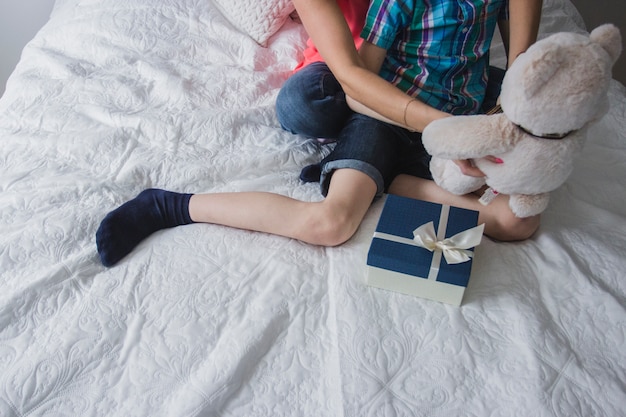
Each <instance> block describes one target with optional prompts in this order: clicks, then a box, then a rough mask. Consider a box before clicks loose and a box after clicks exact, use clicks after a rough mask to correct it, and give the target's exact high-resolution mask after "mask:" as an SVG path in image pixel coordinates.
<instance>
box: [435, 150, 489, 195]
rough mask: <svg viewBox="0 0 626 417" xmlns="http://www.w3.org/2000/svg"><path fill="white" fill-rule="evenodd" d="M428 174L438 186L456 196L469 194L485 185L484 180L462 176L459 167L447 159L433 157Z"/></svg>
mask: <svg viewBox="0 0 626 417" xmlns="http://www.w3.org/2000/svg"><path fill="white" fill-rule="evenodd" d="M430 172H431V174H432V175H433V179H434V180H435V183H437V185H438V186H440V187H441V188H443V189H444V190H447V191H449V192H451V193H452V194H456V195H464V194H467V193H471V192H472V191H476V190H478V189H479V188H480V187H482V186H483V185H484V184H485V179H484V178H479V177H470V176H467V175H463V173H462V172H461V169H460V168H459V166H458V165H457V164H455V163H454V162H453V161H451V160H449V159H441V158H437V157H433V158H432V159H431V160H430Z"/></svg>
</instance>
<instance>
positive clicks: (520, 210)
mask: <svg viewBox="0 0 626 417" xmlns="http://www.w3.org/2000/svg"><path fill="white" fill-rule="evenodd" d="M549 201H550V194H549V193H543V194H534V195H528V194H513V195H511V196H509V206H510V207H511V210H512V211H513V214H515V216H517V217H520V218H524V217H531V216H535V215H537V214H540V213H541V212H543V211H544V210H545V209H546V208H547V207H548V202H549Z"/></svg>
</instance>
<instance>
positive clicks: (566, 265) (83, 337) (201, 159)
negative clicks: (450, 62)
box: [0, 0, 626, 417]
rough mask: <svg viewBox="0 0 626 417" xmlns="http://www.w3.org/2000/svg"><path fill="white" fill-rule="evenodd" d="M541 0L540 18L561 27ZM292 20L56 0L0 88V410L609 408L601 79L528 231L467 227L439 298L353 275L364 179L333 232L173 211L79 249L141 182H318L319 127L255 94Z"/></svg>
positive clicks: (622, 122)
mask: <svg viewBox="0 0 626 417" xmlns="http://www.w3.org/2000/svg"><path fill="white" fill-rule="evenodd" d="M544 3H545V6H544V18H543V22H542V29H541V31H542V36H543V35H545V34H548V33H552V32H555V31H560V30H575V31H580V30H583V28H582V23H581V20H580V17H579V16H578V14H577V13H576V11H575V9H574V8H573V6H572V5H571V4H570V3H569V2H567V1H566V0H546V1H545V2H544ZM304 39H305V35H304V31H303V29H302V28H301V27H300V26H299V25H298V24H296V23H294V22H292V21H288V22H287V23H286V25H285V26H284V27H283V28H282V29H281V30H280V31H279V32H278V33H277V34H276V35H275V36H273V37H272V38H270V40H269V42H268V45H267V47H266V48H265V47H261V46H259V45H258V44H257V43H256V42H254V41H253V40H252V39H251V38H249V37H247V36H246V35H244V34H243V33H242V32H240V31H238V30H236V28H234V27H233V26H232V24H230V23H229V22H228V20H226V19H225V18H224V17H223V16H222V15H221V14H220V12H219V11H218V9H216V8H215V7H214V6H212V3H211V2H208V1H204V0H176V1H174V0H166V1H159V2H154V1H149V0H115V1H113V0H109V1H106V0H98V1H96V0H58V3H57V5H56V7H55V10H54V12H53V15H52V17H51V19H50V21H49V22H48V23H47V25H46V26H45V27H44V28H43V29H42V30H41V31H40V33H38V35H37V36H36V37H35V39H34V40H33V41H32V42H31V43H30V44H29V45H28V46H27V47H26V48H25V50H24V53H23V56H22V60H21V61H20V63H19V65H18V67H17V69H16V71H15V73H14V74H13V75H12V77H11V78H10V80H9V83H8V86H7V91H6V93H5V95H4V96H3V97H2V99H1V100H0V416H3V417H4V416H27V415H28V416H44V415H45V416H48V415H54V416H108V417H112V416H120V417H121V416H124V417H127V416H151V417H154V416H246V417H253V416H301V417H302V416H333V417H337V416H426V415H437V416H461V415H467V416H481V417H482V416H505V415H507V416H508V415H519V416H568V417H571V416H584V417H588V416H618V415H620V414H621V413H623V411H624V410H625V409H626V392H625V391H626V388H625V387H626V386H625V385H624V381H626V361H625V359H624V358H625V356H624V353H623V345H624V342H625V341H626V281H625V280H624V279H623V278H624V271H626V256H625V255H626V233H625V231H626V187H625V186H624V178H625V177H626V165H625V163H624V161H626V134H625V129H624V127H625V126H626V89H625V88H624V86H622V85H621V84H619V83H618V82H613V85H612V88H611V91H610V99H611V110H610V113H609V114H608V115H607V116H606V117H605V118H604V119H603V120H602V121H601V122H600V123H599V124H598V125H597V126H595V127H594V128H593V130H592V134H591V136H590V138H589V141H588V143H587V145H586V148H585V150H584V153H583V155H582V156H581V158H580V159H579V160H578V161H577V164H576V167H575V172H574V173H573V175H572V176H571V178H570V179H569V180H568V181H567V183H566V184H565V185H564V186H563V187H561V188H560V189H559V190H558V191H557V192H555V193H553V195H552V201H551V204H550V207H549V208H548V210H547V211H546V212H545V213H544V215H543V218H542V225H541V228H540V230H539V232H538V233H537V234H536V235H535V236H534V237H533V238H532V239H529V240H528V241H525V242H521V243H496V242H493V241H490V240H488V239H485V240H484V241H483V244H481V245H480V246H479V247H478V248H477V253H476V259H475V262H474V270H473V275H472V279H471V281H470V285H469V287H468V289H467V291H466V296H465V300H464V304H463V305H462V307H460V308H456V307H451V306H447V305H444V304H440V303H437V302H431V301H426V300H423V299H419V298H415V297H411V296H406V295H400V294H396V293H392V292H387V291H383V290H378V289H374V288H370V287H368V286H366V285H365V271H366V266H365V256H366V252H367V249H368V246H369V242H370V239H371V235H372V232H373V230H374V227H375V224H376V222H377V219H378V215H379V213H380V209H381V208H382V204H383V201H382V200H381V201H377V202H375V204H374V205H373V206H372V208H371V210H370V211H369V213H368V215H367V217H366V219H365V222H364V223H363V225H362V226H361V228H360V229H359V231H358V232H357V234H356V235H355V236H354V237H353V238H352V239H351V240H350V241H349V242H347V243H346V244H344V245H342V246H340V247H337V248H328V249H327V248H321V247H315V246H310V245H306V244H303V243H300V242H298V241H294V240H290V239H285V238H281V237H276V236H270V235H266V234H261V233H253V232H247V231H242V230H236V229H229V228H226V227H221V226H214V225H205V224H195V225H190V226H185V227H179V228H176V229H170V230H167V231H163V232H158V233H156V234H154V235H153V236H151V237H150V238H148V239H147V240H146V241H144V242H143V243H142V244H140V246H139V247H138V248H137V249H136V250H135V251H134V252H133V253H132V254H131V255H129V256H128V257H126V258H125V259H124V260H123V261H122V262H120V264H119V265H117V266H115V267H114V268H110V269H106V268H104V267H103V266H101V264H100V262H99V260H98V258H97V254H96V250H95V242H94V234H95V231H96V229H97V227H98V224H99V222H100V221H101V219H102V218H103V217H104V215H105V214H106V213H107V212H108V211H109V210H111V209H113V208H115V207H117V206H118V205H119V204H121V203H123V202H124V201H126V200H128V199H130V198H132V197H134V196H135V195H136V194H137V193H138V192H140V191H141V190H143V189H144V188H149V187H160V188H166V189H170V190H176V191H185V192H211V191H243V190H263V191H272V192H278V193H281V194H285V195H289V196H292V197H296V198H300V199H304V200H310V201H313V200H319V199H320V198H321V196H320V194H319V190H318V187H317V185H316V184H301V183H300V182H299V180H298V173H299V170H300V168H302V167H303V166H305V165H307V164H309V163H313V162H317V161H318V160H319V159H320V158H321V157H322V155H323V154H325V153H326V152H328V148H327V147H320V146H319V145H317V144H316V143H315V142H314V141H311V140H307V139H304V138H302V137H298V136H295V135H291V134H289V133H287V132H285V131H283V130H281V129H280V126H279V125H278V122H277V120H276V116H275V113H274V102H275V98H276V94H277V92H278V90H279V88H280V86H281V84H282V83H283V81H284V80H285V79H286V78H287V77H288V76H289V75H290V72H291V69H292V68H293V67H294V65H295V64H296V62H297V61H298V59H299V57H300V53H301V50H302V47H303V44H304ZM501 58H502V55H499V56H498V55H497V53H496V56H495V62H496V63H497V62H498V60H499V59H500V61H501ZM250 209H251V210H253V209H254V207H251V208H250Z"/></svg>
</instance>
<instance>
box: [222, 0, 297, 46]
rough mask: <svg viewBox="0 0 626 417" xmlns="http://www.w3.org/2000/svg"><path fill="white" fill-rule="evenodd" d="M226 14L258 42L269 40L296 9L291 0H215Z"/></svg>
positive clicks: (264, 43) (235, 24) (231, 21)
mask: <svg viewBox="0 0 626 417" xmlns="http://www.w3.org/2000/svg"><path fill="white" fill-rule="evenodd" d="M213 2H214V3H215V5H217V7H218V8H219V9H220V11H221V12H222V13H223V14H224V16H225V17H226V18H227V19H228V20H229V21H230V23H231V24H233V25H234V26H235V27H236V28H238V29H239V30H240V31H242V32H244V33H246V34H248V35H249V36H250V37H251V38H252V39H254V40H255V41H256V42H257V43H258V44H260V45H262V46H266V45H267V40H268V39H269V38H270V36H272V35H273V34H274V33H276V32H277V31H278V29H280V28H281V27H282V25H283V24H284V23H285V21H286V20H287V18H289V14H291V12H293V11H294V10H295V8H294V6H293V3H292V2H291V0H213Z"/></svg>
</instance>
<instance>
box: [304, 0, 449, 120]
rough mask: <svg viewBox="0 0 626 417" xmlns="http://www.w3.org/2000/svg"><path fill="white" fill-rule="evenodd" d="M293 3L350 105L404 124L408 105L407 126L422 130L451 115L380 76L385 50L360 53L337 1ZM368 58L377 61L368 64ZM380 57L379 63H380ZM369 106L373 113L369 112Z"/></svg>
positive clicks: (307, 0) (358, 109) (324, 0)
mask: <svg viewBox="0 0 626 417" xmlns="http://www.w3.org/2000/svg"><path fill="white" fill-rule="evenodd" d="M293 3H294V5H295V6H296V9H297V11H298V15H299V16H300V19H301V20H302V23H303V24H304V27H305V29H306V30H307V33H308V35H309V36H310V37H311V39H312V40H313V42H314V43H315V46H316V47H317V49H318V51H319V52H320V54H321V55H322V57H323V58H324V60H325V61H326V63H327V64H328V67H329V68H330V70H331V71H332V72H333V74H334V75H335V77H336V78H337V80H338V81H339V83H340V84H341V86H342V87H343V89H344V91H345V93H346V95H347V96H348V97H351V98H352V99H353V101H352V102H351V103H350V105H351V106H352V105H353V104H354V103H355V102H356V103H361V105H362V106H359V105H358V104H356V105H355V106H356V110H357V111H363V112H366V114H368V115H372V116H375V115H376V114H380V115H382V116H384V120H386V121H391V122H393V123H395V124H399V125H402V126H404V118H405V107H406V110H407V112H406V122H407V126H406V127H407V128H409V129H412V130H418V131H422V130H423V129H424V127H426V125H427V124H428V123H430V122H431V121H433V120H436V119H439V118H442V117H446V116H448V115H447V114H446V113H444V112H441V111H439V110H437V109H435V108H432V107H430V106H426V105H425V104H422V103H419V102H417V101H414V100H413V99H412V98H411V97H409V96H407V95H406V94H405V93H404V92H402V91H401V90H399V89H398V88H396V87H394V86H393V85H391V84H390V83H389V82H387V81H386V80H384V79H382V78H380V77H379V76H378V75H377V73H378V69H380V65H382V60H380V53H381V51H382V58H383V59H384V56H385V55H384V54H385V50H384V49H381V51H375V50H372V51H369V52H372V56H371V57H368V55H364V56H363V57H362V56H360V55H359V53H358V52H357V50H356V48H355V46H354V42H353V40H352V37H351V35H350V31H349V29H348V26H347V24H346V22H345V19H344V17H343V14H342V13H341V10H340V9H339V6H338V5H337V2H336V1H335V0H293ZM364 46H365V44H364ZM372 46H373V45H372ZM378 49H380V48H378ZM366 53H368V52H366ZM365 59H367V60H368V61H369V60H370V59H372V60H373V61H372V62H368V63H366V62H365ZM376 60H379V62H377V63H376ZM376 65H377V67H376V68H374V67H375V66H376ZM409 102H411V103H410V105H408V104H409ZM407 105H408V107H407ZM368 109H371V111H373V112H371V111H370V112H369V113H367V112H368Z"/></svg>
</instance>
